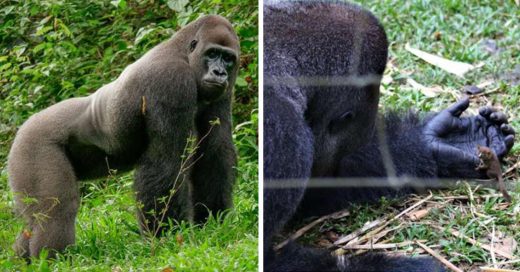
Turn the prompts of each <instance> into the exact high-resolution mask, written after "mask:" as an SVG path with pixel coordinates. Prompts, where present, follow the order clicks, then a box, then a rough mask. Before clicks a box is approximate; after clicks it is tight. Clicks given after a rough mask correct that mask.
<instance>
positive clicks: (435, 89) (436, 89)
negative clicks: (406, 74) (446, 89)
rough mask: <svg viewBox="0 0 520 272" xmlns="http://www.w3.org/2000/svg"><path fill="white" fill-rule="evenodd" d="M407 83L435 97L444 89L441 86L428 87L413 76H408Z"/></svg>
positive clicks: (426, 94)
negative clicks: (412, 77)
mask: <svg viewBox="0 0 520 272" xmlns="http://www.w3.org/2000/svg"><path fill="white" fill-rule="evenodd" d="M406 83H408V84H409V85H410V86H412V87H413V88H415V89H418V90H419V91H421V93H423V94H424V95H425V96H427V97H435V96H437V95H438V94H439V93H441V92H442V89H441V88H439V87H426V86H424V85H422V84H420V83H419V82H417V81H415V80H413V79H411V78H407V79H406Z"/></svg>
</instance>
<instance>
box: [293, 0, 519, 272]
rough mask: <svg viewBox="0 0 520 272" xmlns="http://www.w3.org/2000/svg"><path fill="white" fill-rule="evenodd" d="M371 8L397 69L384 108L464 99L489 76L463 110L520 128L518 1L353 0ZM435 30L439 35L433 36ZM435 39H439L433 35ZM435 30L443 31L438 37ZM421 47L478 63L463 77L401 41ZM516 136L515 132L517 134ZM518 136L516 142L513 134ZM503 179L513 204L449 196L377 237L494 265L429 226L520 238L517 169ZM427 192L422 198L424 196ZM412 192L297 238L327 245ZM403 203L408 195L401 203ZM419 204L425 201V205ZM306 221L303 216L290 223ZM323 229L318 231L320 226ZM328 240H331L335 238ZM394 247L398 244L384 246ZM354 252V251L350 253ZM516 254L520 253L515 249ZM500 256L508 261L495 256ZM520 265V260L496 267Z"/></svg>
mask: <svg viewBox="0 0 520 272" xmlns="http://www.w3.org/2000/svg"><path fill="white" fill-rule="evenodd" d="M357 2H358V3H360V4H361V5H362V6H364V7H366V8H368V9H370V10H371V11H372V12H373V13H374V14H376V16H377V17H378V18H380V20H381V22H382V24H383V25H384V27H385V29H386V32H387V35H388V39H389V42H390V59H391V62H392V63H393V64H394V66H395V67H396V68H397V69H392V68H390V67H387V71H386V76H387V77H390V78H392V81H391V82H390V83H388V84H384V86H383V87H384V89H385V92H383V94H382V95H381V101H380V103H381V109H383V111H384V110H389V109H409V108H414V109H417V110H419V111H422V112H427V111H438V110H442V109H443V108H445V107H446V106H448V105H450V104H451V103H453V102H455V101H456V99H457V98H459V97H461V96H462V95H463V93H462V92H461V90H462V87H463V86H464V85H477V84H479V83H481V82H483V81H486V80H492V81H493V84H492V85H491V86H489V87H487V88H486V90H487V91H489V90H494V91H493V92H492V93H489V94H485V95H482V96H478V97H472V98H471V106H470V109H469V110H468V112H470V113H473V114H475V113H476V112H477V109H478V108H479V107H481V106H484V105H493V106H496V107H498V108H500V109H502V110H503V111H505V112H506V113H507V114H508V115H509V117H510V118H509V120H510V123H511V124H512V125H513V127H514V128H515V130H516V131H517V132H520V107H519V103H520V85H519V84H518V82H514V81H511V80H509V79H508V75H509V74H510V73H511V72H513V71H514V69H515V66H517V65H520V43H519V42H518V41H519V40H520V7H519V6H517V5H515V3H514V1H493V0H484V1H469V0H468V1H464V0H463V1H458V0H457V1H456V0H453V1H450V0H442V1H433V0H411V1H401V0H383V1H379V0H366V1H357ZM436 33H437V34H436ZM436 35H437V36H438V37H440V39H436V38H435V36H436ZM439 35H440V36H439ZM488 39H489V40H494V41H495V42H496V44H497V45H498V47H499V48H500V51H499V52H498V53H496V54H491V53H488V52H487V51H486V50H485V49H484V47H483V46H482V42H483V41H484V40H488ZM407 43H408V44H410V46H412V47H414V48H418V49H421V50H423V51H427V52H430V53H433V54H438V55H440V56H442V57H444V58H447V59H451V60H455V61H462V62H466V63H470V64H479V63H482V64H483V66H482V67H481V68H479V69H476V70H473V71H470V72H469V73H467V74H466V75H465V76H464V78H459V77H457V76H455V75H452V74H449V73H447V72H445V71H443V70H441V69H439V68H437V67H434V66H432V65H430V64H428V63H426V62H424V61H422V60H420V59H419V58H417V57H415V56H414V55H412V54H411V53H409V52H408V51H406V50H405V45H406V44H407ZM407 77H411V78H413V79H414V80H416V81H417V82H419V83H421V84H422V85H425V86H428V87H433V86H438V87H440V88H441V89H443V90H449V91H446V92H442V93H440V94H439V95H437V96H436V97H427V96H425V95H424V94H423V93H421V91H419V90H416V89H413V88H411V87H410V86H408V85H407V84H406V83H405V82H404V80H403V79H405V78H407ZM517 138H518V137H517ZM517 142H518V140H517ZM519 157H520V145H519V144H515V146H514V147H513V149H512V151H511V152H510V153H509V155H508V156H507V157H506V158H505V165H504V167H503V169H507V168H509V167H511V166H512V165H514V164H515V163H516V162H518V161H519ZM506 182H507V183H509V186H511V188H513V189H512V190H511V195H512V197H513V203H512V204H511V205H509V206H503V204H504V203H503V199H502V198H501V197H491V198H484V199H480V200H479V199H476V200H474V201H467V200H454V201H451V202H448V203H446V204H445V205H444V206H442V207H440V208H433V209H432V210H431V211H430V213H429V214H428V215H427V216H426V217H425V218H423V219H421V220H419V221H412V220H409V219H402V220H398V221H396V222H394V223H392V224H391V225H390V226H389V228H390V227H396V226H397V225H399V224H402V225H401V227H400V228H399V229H398V230H396V231H394V232H391V233H389V234H388V235H386V236H385V237H383V238H382V239H381V240H380V241H379V243H382V242H383V241H384V243H393V242H402V241H411V240H414V239H417V240H421V239H424V240H427V242H426V244H427V245H429V246H432V247H433V248H434V249H435V250H436V251H438V252H440V253H441V255H443V256H444V257H445V258H447V259H448V260H449V261H451V262H453V263H454V264H455V265H457V266H458V267H460V268H462V269H463V270H464V271H470V270H471V271H473V269H476V268H478V267H480V266H491V265H492V258H491V254H490V253H489V251H486V250H484V249H482V248H481V247H479V246H475V245H471V244H470V243H468V242H466V241H464V240H463V239H461V238H456V237H454V236H452V235H451V234H449V233H448V232H447V231H439V230H437V229H434V228H432V227H431V225H432V223H433V224H437V225H440V226H441V227H443V228H445V229H447V228H452V229H455V230H459V231H461V232H463V233H465V234H466V235H467V236H470V237H472V238H474V239H476V240H479V241H481V242H484V243H487V244H489V243H491V241H490V239H489V237H490V235H491V233H492V232H493V227H494V229H495V236H496V237H497V243H498V242H499V241H500V239H503V238H504V237H509V238H513V239H515V240H516V241H517V242H520V169H518V167H517V168H516V169H514V170H513V171H512V172H511V173H510V174H509V175H507V181H506ZM472 190H473V191H474V194H475V195H484V194H490V193H497V191H495V190H494V189H489V188H479V189H477V188H475V187H472ZM468 194H469V189H468V188H467V187H466V185H465V184H464V183H463V182H461V183H460V185H458V186H457V187H456V188H455V189H453V190H449V191H435V192H434V198H433V200H432V203H430V204H429V205H433V203H434V202H435V203H441V202H443V201H445V200H443V199H442V197H443V196H450V195H463V196H464V195H466V196H467V195H468ZM422 197H424V196H422ZM412 200H413V201H416V200H417V198H412V197H408V198H405V199H401V200H397V201H393V200H392V201H389V200H385V201H382V202H381V203H380V204H376V205H356V206H355V207H354V208H352V209H349V210H350V211H351V212H352V214H351V215H350V216H348V217H345V218H342V219H338V220H328V221H327V222H326V223H324V224H323V225H319V226H318V227H315V228H313V229H312V231H310V232H308V233H307V234H306V235H305V236H304V237H302V238H301V239H302V241H304V242H305V243H308V244H311V245H314V246H323V245H327V243H329V244H330V241H331V239H330V237H331V236H330V235H331V233H332V234H333V235H339V236H342V235H346V234H349V233H351V232H352V231H354V230H356V229H358V228H360V227H362V226H363V225H364V224H365V223H366V222H369V221H373V220H375V219H378V218H381V217H383V216H384V215H386V214H388V213H396V212H397V213H398V212H400V211H402V210H404V209H405V208H406V207H407V206H410V205H411V204H413V201H412ZM404 201H412V202H410V203H408V204H407V205H403V204H404V203H405V202H404ZM422 208H424V206H423V207H422ZM306 223H308V222H302V223H301V224H298V225H297V226H294V229H293V230H292V231H294V230H295V229H297V228H299V227H302V226H303V225H305V224H306ZM319 229H321V231H319ZM332 240H333V239H332ZM388 251H396V250H388ZM399 252H400V253H404V254H407V255H417V254H425V253H424V252H420V251H419V250H418V246H408V247H405V248H400V249H399ZM349 253H352V252H349ZM514 255H515V256H516V257H515V259H520V250H518V249H516V251H515V253H514ZM496 259H497V262H501V261H506V259H504V258H501V257H500V256H498V255H497V257H496ZM500 267H502V268H509V269H517V270H518V269H520V262H517V263H515V264H507V265H502V266H500Z"/></svg>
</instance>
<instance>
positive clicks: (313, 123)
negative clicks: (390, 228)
mask: <svg viewBox="0 0 520 272" xmlns="http://www.w3.org/2000/svg"><path fill="white" fill-rule="evenodd" d="M264 11H265V12H264V37H265V39H264V42H265V46H264V65H265V66H264V94H265V95H264V97H265V100H264V109H265V111H264V112H265V115H264V177H265V181H264V200H263V201H264V268H265V270H266V271H386V272H390V271H402V272H405V271H406V272H409V271H443V268H442V267H441V266H440V265H439V264H438V263H437V262H435V261H434V260H433V259H431V258H406V257H390V256H386V255H383V254H365V255H361V256H354V257H345V256H342V257H341V258H340V257H333V256H332V255H331V254H330V253H329V252H327V251H326V250H319V249H310V248H304V247H301V246H298V245H297V244H295V243H292V244H290V245H288V246H286V247H284V248H283V249H282V250H281V252H275V251H274V250H273V248H272V246H273V236H274V235H276V234H277V233H278V232H279V231H280V230H281V229H282V228H283V227H284V225H285V224H286V223H287V222H288V221H289V220H291V219H292V218H294V217H296V216H300V217H306V216H311V215H319V214H323V213H328V212H332V211H336V210H339V209H343V208H345V207H348V205H349V204H351V203H353V202H359V201H373V200H376V199H379V198H380V197H381V196H397V195H400V194H404V193H408V192H411V191H414V190H415V189H417V188H416V186H415V184H414V186H411V185H408V186H406V185H404V186H392V185H395V184H391V183H390V182H389V180H390V179H377V181H378V182H380V183H381V184H378V186H376V187H370V186H365V187H364V188H362V187H361V186H362V184H361V186H360V185H359V184H357V186H356V187H349V186H339V187H333V188H330V187H329V188H327V187H320V186H319V180H317V181H315V183H314V184H312V185H313V186H309V183H310V182H314V181H310V178H311V177H386V176H390V175H394V176H412V177H413V176H416V177H429V178H431V179H430V180H432V181H431V184H423V186H422V187H423V188H424V187H430V186H433V187H434V186H435V185H436V184H435V183H436V179H435V178H437V177H453V178H455V177H468V178H471V177H480V176H482V175H483V173H478V172H476V171H475V166H476V165H477V164H478V157H477V155H476V152H475V148H476V146H477V144H480V145H486V146H489V147H491V148H492V149H493V150H494V151H495V152H496V153H497V154H499V156H503V155H505V154H506V153H507V152H508V150H509V149H510V148H511V147H512V145H513V141H514V133H515V132H514V130H513V129H512V127H511V126H509V125H507V124H506V123H507V120H506V117H505V114H503V113H501V112H497V111H495V110H494V109H492V108H482V109H481V110H480V114H479V115H477V116H469V117H461V114H462V112H463V111H464V110H465V109H466V108H467V107H468V105H469V100H468V99H463V100H461V101H459V102H457V103H456V104H454V105H452V106H451V107H449V108H448V109H446V110H444V111H441V112H439V113H431V114H428V115H425V116H423V117H422V118H420V117H419V116H418V115H417V114H413V113H408V114H405V115H404V116H402V115H398V114H394V113H390V114H387V116H385V117H377V108H378V101H379V85H380V80H381V77H382V74H383V71H384V69H385V65H386V60H387V47H388V43H387V38H386V34H385V32H384V29H383V27H382V26H381V25H380V23H379V22H378V20H377V19H376V18H375V17H374V16H373V15H372V14H371V13H370V12H368V11H365V10H363V9H361V8H360V7H358V6H356V5H353V4H348V3H340V2H325V3H320V2H303V1H298V2H281V3H274V4H267V5H266V6H265V9H264ZM376 120H381V121H380V122H377V123H378V124H379V123H381V124H382V126H379V125H378V126H377V127H383V129H384V132H385V133H381V135H384V137H383V140H384V141H381V139H380V138H378V133H376V130H375V127H376V125H375V124H376ZM382 142H385V145H382V144H380V143H382ZM383 149H386V150H387V151H388V152H387V154H388V153H389V155H390V158H399V160H391V162H392V163H393V164H394V167H393V169H394V171H392V172H394V173H387V170H386V168H385V164H384V162H385V160H383V157H384V156H383V155H382V154H383V152H382V151H381V150H383ZM388 172H390V171H388ZM349 181H352V179H350V180H344V181H343V182H349ZM316 185H317V186H316Z"/></svg>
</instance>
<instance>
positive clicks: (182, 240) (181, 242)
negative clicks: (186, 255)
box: [175, 234, 184, 246]
mask: <svg viewBox="0 0 520 272" xmlns="http://www.w3.org/2000/svg"><path fill="white" fill-rule="evenodd" d="M175 240H177V243H178V244H179V245H180V246H182V244H184V237H182V235H180V234H177V236H175Z"/></svg>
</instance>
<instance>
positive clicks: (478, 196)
mask: <svg viewBox="0 0 520 272" xmlns="http://www.w3.org/2000/svg"><path fill="white" fill-rule="evenodd" d="M501 196H502V194H487V195H474V196H473V199H476V198H488V197H501ZM441 198H442V199H446V200H452V199H457V200H466V199H469V198H470V197H469V196H444V197H441Z"/></svg>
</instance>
